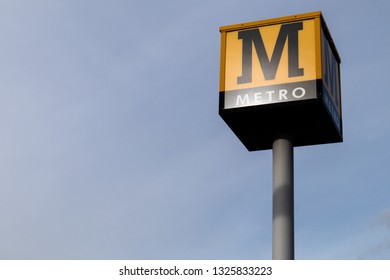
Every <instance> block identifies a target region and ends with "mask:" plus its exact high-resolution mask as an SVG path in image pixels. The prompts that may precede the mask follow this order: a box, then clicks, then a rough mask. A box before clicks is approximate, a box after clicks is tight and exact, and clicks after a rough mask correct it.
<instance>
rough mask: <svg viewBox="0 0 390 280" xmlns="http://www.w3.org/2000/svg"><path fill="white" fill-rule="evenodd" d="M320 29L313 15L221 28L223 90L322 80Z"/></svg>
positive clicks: (314, 14)
mask: <svg viewBox="0 0 390 280" xmlns="http://www.w3.org/2000/svg"><path fill="white" fill-rule="evenodd" d="M316 16H317V17H316ZM319 26H320V22H319V14H317V13H310V14H305V15H302V16H301V17H297V16H295V17H286V18H279V19H275V20H268V21H259V22H252V23H247V24H239V25H232V26H226V27H221V29H220V31H221V33H222V51H221V83H220V91H221V92H222V91H230V90H240V89H249V88H254V87H263V86H269V85H276V84H286V83H294V82H301V81H308V80H316V79H318V78H321V66H320V65H321V53H320V52H321V47H320V42H319V40H320V34H317V32H318V31H319V28H317V27H319Z"/></svg>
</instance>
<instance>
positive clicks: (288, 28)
mask: <svg viewBox="0 0 390 280" xmlns="http://www.w3.org/2000/svg"><path fill="white" fill-rule="evenodd" d="M302 29H303V24H302V22H296V23H290V24H283V25H282V26H281V28H280V31H279V34H278V38H277V40H276V44H275V48H274V50H273V53H272V56H271V60H270V59H269V58H268V55H267V51H266V49H265V46H264V42H263V38H262V37H261V34H260V30H259V29H250V30H243V31H240V32H238V39H240V40H242V75H241V77H238V78H237V83H238V84H244V83H250V82H252V49H253V48H252V43H253V45H254V47H255V49H256V53H257V57H258V59H259V62H260V66H261V69H262V70H263V73H264V78H265V79H266V80H273V79H275V75H276V71H277V70H278V67H279V63H280V58H281V57H282V53H283V49H284V45H285V43H286V41H287V38H288V76H289V77H297V76H303V69H302V68H299V65H298V64H299V59H298V31H299V30H302Z"/></svg>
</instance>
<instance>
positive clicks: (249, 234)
mask: <svg viewBox="0 0 390 280" xmlns="http://www.w3.org/2000/svg"><path fill="white" fill-rule="evenodd" d="M389 9H390V4H389V3H388V1H384V0H377V1H366V0H364V1H353V2H352V1H346V0H343V1H309V0H307V1H305V0H298V1H288V0H285V1H282V0H280V1H279V0H273V1H231V0H223V1H203V0H197V1H178V0H175V1H138V0H132V1H126V0H114V1H101V0H93V1H92V0H77V1H76V0H67V1H60V0H36V1H28V0H12V1H11V0H3V1H1V2H0V35H1V43H0V61H1V66H0V131H1V137H0V155H1V157H0V228H1V230H0V259H271V258H272V255H271V251H272V248H271V234H272V233H271V229H272V225H271V215H272V213H271V208H272V205H271V198H272V194H271V188H272V181H271V179H272V169H271V167H272V158H271V151H261V152H248V151H247V150H246V149H245V147H244V146H243V145H242V144H241V143H240V142H239V140H238V139H237V138H236V137H235V135H234V134H233V133H232V132H231V131H230V129H229V128H228V127H227V126H226V124H225V123H224V122H223V121H222V119H221V118H220V117H219V115H218V85H219V51H220V49H219V48H220V33H219V27H220V26H224V25H229V24H235V23H241V22H248V21H255V20H260V19H268V18H273V17H279V16H285V15H293V14H299V13H305V12H312V11H318V10H320V11H322V12H323V14H324V17H325V19H326V22H327V24H328V27H329V29H330V31H331V33H332V36H333V39H334V41H335V43H336V46H337V49H338V51H339V53H340V56H341V59H342V63H341V85H342V102H343V126H344V143H340V144H332V145H318V146H310V147H301V148H296V149H295V220H296V223H295V234H296V238H295V240H296V246H295V255H296V258H297V259H390V177H389V166H390V151H389V148H388V147H389V144H388V138H389V137H390V129H389V119H390V114H389V109H388V107H389V106H388V104H389V102H390V97H389V90H388V86H387V82H388V80H389V78H388V76H389V75H388V73H389V70H388V67H389V65H390V59H389V58H390V56H389V54H388V46H389V44H390V36H389V35H390V34H389V31H388V26H389V25H390V18H389V17H388V11H389Z"/></svg>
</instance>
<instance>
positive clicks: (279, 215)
mask: <svg viewBox="0 0 390 280" xmlns="http://www.w3.org/2000/svg"><path fill="white" fill-rule="evenodd" d="M272 160H273V174H272V177H273V178H272V179H273V183H272V184H273V186H272V192H273V193H272V259H274V260H293V259H294V146H293V143H292V141H291V140H290V139H288V138H287V137H284V138H279V139H277V140H275V141H274V142H273V145H272Z"/></svg>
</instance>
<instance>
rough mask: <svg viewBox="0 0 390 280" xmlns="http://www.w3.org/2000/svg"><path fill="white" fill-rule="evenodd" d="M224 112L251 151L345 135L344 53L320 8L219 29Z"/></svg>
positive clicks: (329, 140) (338, 139) (335, 139)
mask: <svg viewBox="0 0 390 280" xmlns="http://www.w3.org/2000/svg"><path fill="white" fill-rule="evenodd" d="M220 32H221V69H220V90H219V91H220V106H219V107H220V108H219V113H220V115H221V117H222V118H223V119H224V120H225V122H226V123H227V124H228V125H229V127H230V128H231V129H232V130H233V132H234V133H235V134H236V135H237V136H238V138H239V139H240V140H241V141H242V142H243V144H244V145H245V146H246V147H247V149H248V150H250V151H253V150H263V149H270V148H271V147H272V142H273V140H274V139H276V137H280V136H281V135H287V136H289V137H290V138H292V140H293V143H294V145H295V146H303V145H314V144H324V143H333V142H341V141H342V119H341V92H340V70H339V64H340V57H339V55H338V53H337V50H336V47H335V45H334V43H333V41H332V39H331V36H330V33H329V31H328V28H327V26H326V24H325V21H324V19H323V17H322V15H321V13H320V12H314V13H308V14H302V15H296V16H290V17H283V18H277V19H271V20H263V21H257V22H250V23H243V24H236V25H230V26H224V27H221V28H220Z"/></svg>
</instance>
